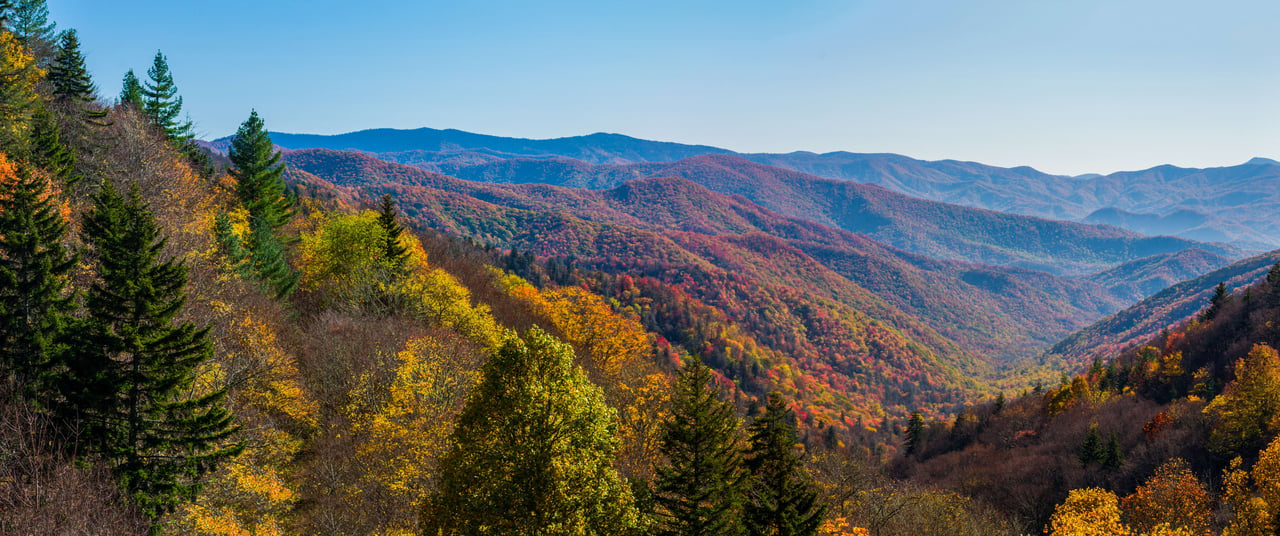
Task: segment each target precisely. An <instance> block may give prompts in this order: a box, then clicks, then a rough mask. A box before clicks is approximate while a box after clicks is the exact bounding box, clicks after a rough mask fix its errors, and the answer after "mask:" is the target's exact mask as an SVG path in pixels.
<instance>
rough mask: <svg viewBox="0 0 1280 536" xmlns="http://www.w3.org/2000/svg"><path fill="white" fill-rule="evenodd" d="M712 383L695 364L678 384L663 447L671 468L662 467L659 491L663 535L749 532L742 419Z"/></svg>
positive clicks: (705, 371)
mask: <svg viewBox="0 0 1280 536" xmlns="http://www.w3.org/2000/svg"><path fill="white" fill-rule="evenodd" d="M713 381H714V373H713V372H712V371H711V369H709V368H707V367H706V366H705V365H703V364H702V363H700V362H696V361H695V362H692V363H689V364H688V365H686V366H685V368H684V370H683V371H681V373H680V377H679V379H677V380H676V385H675V388H674V391H673V393H672V397H671V413H670V416H669V417H668V419H667V421H666V422H665V423H663V434H662V446H661V449H660V451H661V453H662V454H663V455H664V456H665V457H666V458H667V465H665V466H663V467H660V468H659V469H658V479H657V482H656V486H655V490H654V502H655V504H656V506H657V507H658V508H657V509H658V512H657V515H658V519H657V521H658V524H659V527H660V528H659V530H658V532H657V534H660V535H662V536H712V535H725V536H734V535H741V534H744V531H745V526H744V524H743V521H742V506H743V500H744V497H743V491H744V490H743V487H744V484H745V479H746V473H745V472H744V471H743V467H742V456H741V454H740V451H739V448H738V443H739V440H738V419H737V417H735V416H734V411H733V406H732V405H731V404H729V403H728V402H727V401H725V400H723V398H722V396H723V395H722V394H721V392H720V389H718V388H717V387H716V386H715V385H713Z"/></svg>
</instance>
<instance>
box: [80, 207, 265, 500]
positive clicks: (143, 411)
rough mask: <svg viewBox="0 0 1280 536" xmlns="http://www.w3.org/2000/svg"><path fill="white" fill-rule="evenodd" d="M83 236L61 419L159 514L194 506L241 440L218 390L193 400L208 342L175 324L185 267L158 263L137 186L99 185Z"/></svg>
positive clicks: (150, 221) (160, 241)
mask: <svg viewBox="0 0 1280 536" xmlns="http://www.w3.org/2000/svg"><path fill="white" fill-rule="evenodd" d="M84 232H85V236H86V239H87V241H88V243H89V244H90V246H91V248H92V251H93V253H94V256H95V257H96V258H97V259H98V275H99V279H100V280H99V281H98V282H96V283H94V284H93V285H92V287H91V288H90V290H89V292H88V296H87V299H86V309H87V314H86V317H85V318H84V319H83V320H81V321H80V323H79V324H80V325H79V326H78V327H77V330H76V333H77V335H76V337H77V341H76V345H75V351H74V352H70V353H69V354H68V359H67V360H66V364H67V374H66V377H65V380H64V382H63V393H64V400H65V402H66V406H65V407H64V408H63V411H62V412H61V413H62V414H63V415H64V416H65V417H72V418H77V419H78V420H79V421H80V422H81V424H82V428H81V430H82V433H81V436H80V437H81V439H82V440H83V441H84V442H85V444H86V446H88V447H89V448H90V449H91V450H92V451H94V452H96V453H97V454H98V455H100V456H101V457H102V458H104V459H105V460H106V461H107V463H108V464H109V465H110V466H111V467H112V469H113V471H114V472H115V474H116V476H117V478H118V479H119V481H120V484H121V486H122V487H123V488H124V489H125V490H126V491H127V493H128V494H129V496H130V497H131V499H132V500H133V501H134V502H135V503H137V504H138V505H139V506H140V507H141V509H142V511H143V512H145V513H147V514H148V515H150V516H151V517H152V518H156V517H158V516H160V515H162V514H164V513H166V512H168V511H170V510H172V509H173V508H174V507H175V506H176V505H178V504H181V503H182V502H184V501H189V500H191V499H193V498H194V497H195V495H196V494H197V493H198V491H199V489H200V478H201V476H202V475H204V474H205V473H207V472H209V471H212V470H213V469H214V468H216V466H217V465H218V463H219V462H221V461H223V460H225V459H227V458H230V457H232V456H235V455H236V454H238V453H239V452H240V451H241V450H242V449H243V445H239V444H228V443H229V442H230V440H231V437H232V436H233V435H235V434H236V432H237V430H238V427H237V426H235V425H234V423H233V421H234V418H233V416H232V415H231V413H230V412H229V411H227V409H225V408H224V407H223V402H224V399H225V397H226V390H225V389H220V390H213V391H212V392H208V393H205V394H200V395H192V394H191V393H192V390H193V384H194V381H195V377H196V372H197V368H198V367H199V366H200V365H201V364H202V363H204V362H205V361H207V360H208V359H209V358H210V357H211V356H212V353H213V346H212V344H211V343H210V341H209V340H208V330H207V329H198V328H196V327H195V325H193V324H192V323H190V322H186V323H181V324H175V322H174V319H175V317H176V316H177V314H178V313H179V311H180V310H181V309H182V306H183V304H184V303H185V301H186V297H185V295H184V291H183V288H184V287H185V286H186V282H187V268H186V267H185V266H183V265H182V264H180V263H178V262H175V261H174V260H173V259H162V257H163V251H164V244H165V239H164V237H163V236H162V235H161V230H160V227H159V225H157V224H156V221H155V218H154V217H153V216H152V215H151V212H150V211H149V210H148V209H147V206H146V203H145V202H144V201H143V200H142V198H141V196H140V195H139V194H138V192H137V189H136V187H135V188H134V190H133V191H132V192H131V193H130V194H129V195H128V196H127V197H126V196H122V195H121V194H119V193H117V192H116V191H115V189H114V188H113V187H112V186H111V184H110V183H106V184H104V187H103V189H102V191H101V192H100V193H99V194H98V195H97V196H96V197H95V199H94V206H93V209H92V210H91V211H90V212H89V213H88V214H87V215H86V216H85V218H84Z"/></svg>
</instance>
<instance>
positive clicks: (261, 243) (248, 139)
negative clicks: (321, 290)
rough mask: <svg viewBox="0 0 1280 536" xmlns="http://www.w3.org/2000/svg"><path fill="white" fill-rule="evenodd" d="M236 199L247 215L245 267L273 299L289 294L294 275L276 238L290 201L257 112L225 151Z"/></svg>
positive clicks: (275, 154) (281, 168) (288, 213)
mask: <svg viewBox="0 0 1280 536" xmlns="http://www.w3.org/2000/svg"><path fill="white" fill-rule="evenodd" d="M228 157H229V158H230V160H231V165H232V168H231V176H232V177H234V178H235V180H236V196H237V197H239V198H240V203H241V204H242V205H243V206H244V207H245V209H246V210H248V211H249V228H250V236H249V237H248V240H246V244H245V246H246V250H247V251H248V254H249V259H250V261H251V262H250V266H251V267H252V268H253V270H254V272H255V273H256V274H257V275H258V278H259V279H260V280H262V281H263V282H265V283H267V284H268V285H270V286H271V287H272V288H273V289H274V290H275V292H276V294H277V295H278V296H285V295H288V294H289V293H291V292H293V289H294V288H295V287H296V286H297V281H298V275H297V274H296V273H295V272H294V271H293V270H292V269H291V268H290V267H289V265H288V264H287V263H286V262H285V260H284V243H283V241H282V240H281V239H280V236H279V235H278V234H277V232H278V231H279V229H280V228H281V227H283V226H284V225H285V223H288V221H289V218H291V217H293V200H291V199H290V198H289V196H287V195H285V189H284V179H283V178H282V177H283V175H284V169H285V168H284V164H281V163H280V152H279V151H276V150H275V146H274V145H272V143H271V137H270V135H269V134H268V133H267V130H266V128H265V125H264V123H263V121H262V119H261V118H260V117H258V112H257V111H253V112H251V113H250V114H249V119H246V120H245V122H244V123H242V124H241V125H240V128H239V129H238V130H237V131H236V135H235V137H234V138H232V139H231V149H230V151H229V152H228Z"/></svg>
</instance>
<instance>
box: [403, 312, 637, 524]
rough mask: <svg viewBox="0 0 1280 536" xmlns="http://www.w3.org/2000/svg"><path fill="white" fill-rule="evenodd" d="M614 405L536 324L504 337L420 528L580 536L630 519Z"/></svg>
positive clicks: (458, 429) (460, 423)
mask: <svg viewBox="0 0 1280 536" xmlns="http://www.w3.org/2000/svg"><path fill="white" fill-rule="evenodd" d="M616 432H617V430H616V424H615V422H614V410H613V409H612V408H610V407H609V406H608V404H607V403H606V402H605V398H604V392H603V391H602V390H601V389H600V388H599V387H598V386H596V385H594V384H592V383H591V382H590V381H589V380H588V379H587V376H586V373H585V372H583V370H582V368H581V367H579V366H578V365H576V364H574V357H573V349H572V348H571V347H570V346H569V345H567V344H565V343H562V342H560V341H558V340H556V339H555V338H554V337H552V336H551V335H548V334H547V333H545V332H543V331H542V330H540V329H538V328H536V327H535V328H531V329H530V330H529V332H528V333H527V334H526V335H525V338H524V340H523V341H520V340H515V339H512V340H508V341H507V342H506V344H504V345H503V347H502V348H501V349H500V350H498V351H497V352H496V353H495V354H494V355H493V356H492V357H491V358H490V359H489V361H488V362H487V363H486V364H485V365H484V367H483V368H482V369H481V380H480V383H479V384H478V385H477V386H476V387H475V389H474V390H473V391H472V392H471V394H470V396H468V397H467V402H466V405H465V406H464V407H463V410H462V413H461V414H459V416H458V419H457V423H456V425H455V427H454V432H453V438H454V443H453V446H452V447H451V448H450V449H449V451H448V453H447V454H445V456H444V458H443V459H442V460H441V462H440V468H441V474H440V481H439V485H438V489H437V491H436V492H435V493H433V494H432V495H431V496H430V497H429V498H428V499H427V502H426V505H425V507H424V509H423V513H422V528H423V531H422V532H423V533H424V534H431V535H441V534H443V535H472V534H495V535H496V534H502V535H508V536H559V535H565V536H568V535H574V536H578V535H581V536H590V535H599V536H606V535H610V536H611V535H615V534H625V533H627V532H628V531H629V530H631V529H633V528H634V527H635V526H636V523H637V515H636V511H635V507H634V506H633V500H632V496H631V493H630V491H629V490H628V487H627V485H626V483H625V482H624V481H623V480H622V478H621V477H620V476H619V475H618V473H617V472H616V471H615V470H614V469H613V467H612V464H613V458H614V453H615V452H616V450H617V448H618V444H617V439H616V437H615V436H616Z"/></svg>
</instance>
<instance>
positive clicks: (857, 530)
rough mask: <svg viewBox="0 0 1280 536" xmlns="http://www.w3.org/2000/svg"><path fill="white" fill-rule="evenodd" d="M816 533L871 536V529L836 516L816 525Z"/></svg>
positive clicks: (841, 535)
mask: <svg viewBox="0 0 1280 536" xmlns="http://www.w3.org/2000/svg"><path fill="white" fill-rule="evenodd" d="M818 534H820V535H822V536H871V531H869V530H867V529H865V528H862V527H855V526H852V525H850V524H849V519H848V518H844V517H836V518H832V519H828V520H826V521H825V522H823V523H822V526H821V527H818Z"/></svg>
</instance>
